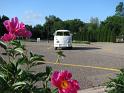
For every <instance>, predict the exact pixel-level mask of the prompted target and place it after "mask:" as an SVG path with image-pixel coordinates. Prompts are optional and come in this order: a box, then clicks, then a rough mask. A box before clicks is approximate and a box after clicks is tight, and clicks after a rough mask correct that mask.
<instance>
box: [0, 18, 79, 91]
mask: <svg viewBox="0 0 124 93" xmlns="http://www.w3.org/2000/svg"><path fill="white" fill-rule="evenodd" d="M3 24H4V26H5V27H6V29H7V31H8V33H7V34H4V36H2V37H1V40H0V46H1V47H2V48H3V49H4V52H5V53H1V56H0V93H77V90H78V89H79V88H80V87H79V84H78V81H76V80H73V79H72V74H71V73H70V72H69V71H67V70H63V71H52V68H51V67H49V66H47V67H46V71H45V72H34V71H32V70H31V68H32V67H34V66H37V65H41V64H44V63H45V61H44V56H43V55H38V54H33V53H32V52H28V50H27V49H26V47H25V45H24V44H23V43H22V42H21V41H19V40H16V38H17V37H25V38H29V37H31V35H32V34H31V32H30V31H28V30H27V29H26V27H25V24H24V23H22V22H21V23H19V21H18V18H17V17H15V18H12V20H6V21H4V23H3ZM58 55H59V56H62V55H63V54H62V52H61V51H60V52H58ZM37 82H38V83H41V84H42V86H37V84H36V83H37ZM51 85H52V86H55V88H53V87H51Z"/></svg>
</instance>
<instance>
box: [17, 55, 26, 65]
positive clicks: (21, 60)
mask: <svg viewBox="0 0 124 93" xmlns="http://www.w3.org/2000/svg"><path fill="white" fill-rule="evenodd" d="M26 62H28V58H27V57H26V56H23V57H22V58H18V61H17V63H18V64H25V63H26Z"/></svg>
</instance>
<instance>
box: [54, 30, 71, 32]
mask: <svg viewBox="0 0 124 93" xmlns="http://www.w3.org/2000/svg"><path fill="white" fill-rule="evenodd" d="M56 32H70V31H69V30H57V31H56Z"/></svg>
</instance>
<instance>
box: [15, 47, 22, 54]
mask: <svg viewBox="0 0 124 93" xmlns="http://www.w3.org/2000/svg"><path fill="white" fill-rule="evenodd" d="M15 51H17V52H19V53H21V54H22V53H23V49H22V48H16V49H15Z"/></svg>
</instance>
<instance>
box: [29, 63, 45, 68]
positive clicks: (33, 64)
mask: <svg viewBox="0 0 124 93" xmlns="http://www.w3.org/2000/svg"><path fill="white" fill-rule="evenodd" d="M42 64H45V63H44V62H34V63H32V64H31V66H30V67H33V66H37V65H42Z"/></svg>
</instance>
